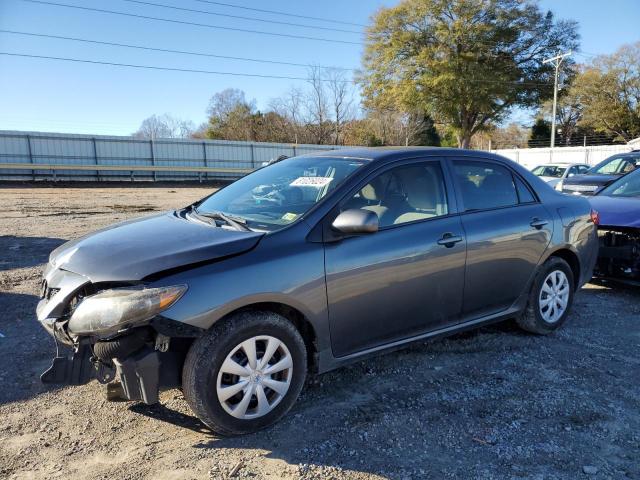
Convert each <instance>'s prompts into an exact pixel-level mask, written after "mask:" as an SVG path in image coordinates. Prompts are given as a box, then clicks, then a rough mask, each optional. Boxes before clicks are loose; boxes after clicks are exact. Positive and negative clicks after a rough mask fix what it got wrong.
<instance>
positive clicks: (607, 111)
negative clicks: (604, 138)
mask: <svg viewBox="0 0 640 480" xmlns="http://www.w3.org/2000/svg"><path fill="white" fill-rule="evenodd" d="M574 88H575V90H576V92H578V93H579V94H580V95H581V98H582V101H583V108H584V111H583V118H582V121H581V122H580V125H581V126H585V127H591V128H593V129H595V130H596V131H598V132H605V133H609V134H614V135H615V136H617V137H619V139H622V140H624V141H629V140H632V139H633V138H636V137H638V136H640V42H637V43H634V44H632V45H625V46H623V47H622V48H620V49H619V50H618V51H617V52H615V53H614V54H612V55H603V56H600V57H597V58H596V59H595V60H594V61H593V64H592V65H590V66H588V67H587V68H586V69H585V71H584V72H582V73H581V74H579V75H578V76H577V77H576V80H575V87H574Z"/></svg>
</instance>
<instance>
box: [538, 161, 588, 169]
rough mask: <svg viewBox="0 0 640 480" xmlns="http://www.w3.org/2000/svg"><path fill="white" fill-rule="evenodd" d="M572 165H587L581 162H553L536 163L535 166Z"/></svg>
mask: <svg viewBox="0 0 640 480" xmlns="http://www.w3.org/2000/svg"><path fill="white" fill-rule="evenodd" d="M573 165H586V166H589V165H587V164H586V163H581V162H553V163H541V164H540V165H536V166H535V168H538V167H571V166H573Z"/></svg>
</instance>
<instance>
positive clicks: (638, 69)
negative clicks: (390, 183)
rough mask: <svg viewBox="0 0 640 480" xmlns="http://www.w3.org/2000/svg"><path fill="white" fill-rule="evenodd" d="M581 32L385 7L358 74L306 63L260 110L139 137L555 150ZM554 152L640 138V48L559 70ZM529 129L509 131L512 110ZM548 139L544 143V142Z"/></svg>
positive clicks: (496, 11) (562, 95)
mask: <svg viewBox="0 0 640 480" xmlns="http://www.w3.org/2000/svg"><path fill="white" fill-rule="evenodd" d="M578 48H579V35H578V32H577V24H576V22H574V21H570V20H559V19H556V18H555V16H554V15H553V13H552V12H549V11H548V12H545V11H542V10H541V9H540V7H539V5H538V4H537V2H535V1H525V0H487V1H483V2H478V1H475V0H403V1H401V2H400V3H399V4H398V5H397V6H394V7H390V8H381V9H380V10H378V12H377V13H376V14H375V15H374V16H373V17H372V21H371V25H370V26H369V27H368V28H367V30H366V40H365V50H364V54H363V58H362V66H361V69H360V70H359V71H357V72H356V74H355V75H354V78H351V77H350V76H349V75H347V72H346V71H345V70H341V69H332V68H322V67H311V68H310V69H309V72H308V81H307V83H306V85H305V86H302V87H300V86H292V87H290V88H289V89H288V90H287V91H286V92H285V93H284V94H283V95H282V96H280V97H278V98H274V99H272V100H271V101H270V102H269V103H268V106H267V108H266V109H263V110H259V109H258V108H257V107H256V103H255V101H253V100H249V99H247V97H246V94H245V92H242V91H240V90H237V89H226V90H223V91H221V92H218V93H216V94H214V95H213V96H212V98H211V100H210V102H209V106H208V108H207V117H208V120H207V122H206V123H204V124H202V125H200V126H198V127H196V126H195V125H193V123H191V122H186V121H181V120H179V119H175V118H173V117H172V116H170V115H166V114H165V115H161V116H156V115H154V116H152V117H150V118H148V119H146V120H144V121H143V123H142V125H141V127H140V129H139V130H138V131H137V132H136V133H135V135H136V136H139V137H145V138H154V137H159V136H165V137H166V136H168V137H194V138H211V139H226V140H249V141H264V142H282V143H312V144H335V145H367V146H380V145H442V146H458V147H463V148H469V147H471V148H514V147H519V148H523V147H527V146H528V147H538V146H540V147H541V146H548V142H549V138H550V136H551V131H550V123H551V122H550V120H551V99H552V97H553V83H554V73H555V72H554V67H553V66H552V65H550V64H544V63H542V61H543V60H544V59H546V58H549V57H552V56H555V55H556V54H558V53H559V52H564V51H569V50H574V51H575V50H577V49H578ZM560 73H561V74H560V90H559V98H558V108H557V114H556V124H557V135H556V138H557V142H556V144H557V145H576V144H580V145H582V144H583V143H585V142H586V143H587V144H589V145H592V144H602V143H611V142H623V141H624V142H626V141H629V140H631V139H633V138H636V137H638V136H640V42H637V43H635V44H632V45H626V46H623V47H621V48H620V49H619V50H618V51H617V52H615V53H614V54H611V55H600V56H594V57H593V58H592V59H591V60H590V61H587V62H584V63H578V62H576V61H575V60H573V59H571V58H569V59H568V61H565V62H564V63H563V65H562V68H561V72H560ZM522 109H524V110H525V111H529V112H532V111H533V112H535V113H536V119H535V122H534V124H533V125H531V126H526V127H524V126H522V125H518V124H515V123H511V124H506V125H505V123H506V122H507V121H508V119H509V116H510V114H512V113H513V112H514V110H522ZM545 143H546V145H545Z"/></svg>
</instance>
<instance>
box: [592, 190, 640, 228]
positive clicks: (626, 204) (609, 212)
mask: <svg viewBox="0 0 640 480" xmlns="http://www.w3.org/2000/svg"><path fill="white" fill-rule="evenodd" d="M589 202H590V203H591V206H592V207H593V208H594V210H596V211H597V212H598V213H599V214H600V225H603V226H611V227H631V228H640V198H638V197H609V196H606V195H596V196H595V197H592V198H590V199H589Z"/></svg>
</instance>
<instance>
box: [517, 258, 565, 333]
mask: <svg viewBox="0 0 640 480" xmlns="http://www.w3.org/2000/svg"><path fill="white" fill-rule="evenodd" d="M552 274H553V275H556V280H557V279H558V278H560V279H562V278H563V276H564V278H566V288H567V289H568V291H567V292H566V306H565V307H564V309H563V310H561V309H559V305H560V304H562V303H563V302H562V300H563V298H564V296H563V295H562V294H558V293H556V297H555V298H557V299H558V301H556V300H554V299H553V297H551V296H550V294H549V293H547V290H549V289H551V291H553V289H554V286H553V284H552V281H553V280H552V279H551V276H552ZM558 283H559V282H558ZM545 284H546V289H545V292H544V293H543V292H542V290H543V288H545ZM558 291H561V292H564V291H565V290H564V289H562V290H560V289H558ZM574 293H575V280H574V278H573V271H572V270H571V267H570V266H569V264H568V263H567V262H566V261H564V260H563V259H562V258H558V257H551V258H549V259H548V260H547V261H546V262H545V263H544V264H542V266H541V267H540V269H539V270H538V273H537V274H536V277H535V278H534V280H533V284H532V286H531V292H530V293H529V300H528V302H527V307H526V309H525V311H524V312H523V313H522V314H521V315H520V317H519V318H518V319H517V323H518V325H519V326H520V328H522V329H523V330H526V331H528V332H531V333H536V334H538V335H548V334H549V333H551V332H553V331H554V330H556V329H558V328H560V326H562V324H563V323H564V322H565V321H566V320H567V316H568V314H569V311H570V310H571V306H572V305H573V296H574ZM551 295H552V294H551ZM550 299H551V300H550ZM545 300H549V303H550V304H554V306H555V307H556V308H558V310H557V311H556V312H555V315H554V312H551V313H549V309H550V308H551V307H550V306H548V305H544V303H545V302H544V301H545ZM541 305H542V306H541ZM560 313H561V314H560Z"/></svg>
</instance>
